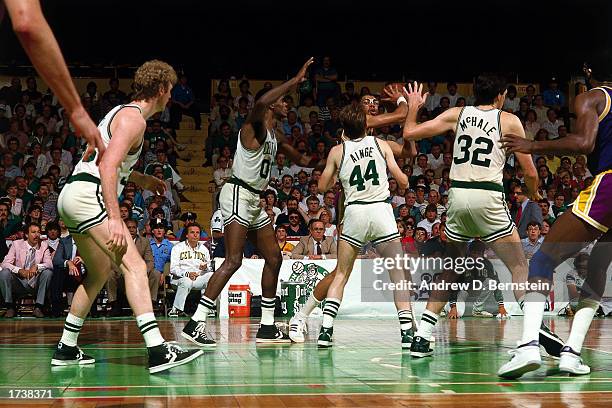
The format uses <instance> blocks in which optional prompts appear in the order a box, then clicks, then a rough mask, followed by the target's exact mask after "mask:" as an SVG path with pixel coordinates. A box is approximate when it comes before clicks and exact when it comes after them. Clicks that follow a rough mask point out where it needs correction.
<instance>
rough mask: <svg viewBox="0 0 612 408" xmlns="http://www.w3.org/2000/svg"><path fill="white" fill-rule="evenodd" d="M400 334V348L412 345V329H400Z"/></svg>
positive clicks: (407, 347)
mask: <svg viewBox="0 0 612 408" xmlns="http://www.w3.org/2000/svg"><path fill="white" fill-rule="evenodd" d="M400 333H401V334H402V348H403V349H409V348H410V346H412V339H413V338H414V329H412V328H411V329H408V330H400Z"/></svg>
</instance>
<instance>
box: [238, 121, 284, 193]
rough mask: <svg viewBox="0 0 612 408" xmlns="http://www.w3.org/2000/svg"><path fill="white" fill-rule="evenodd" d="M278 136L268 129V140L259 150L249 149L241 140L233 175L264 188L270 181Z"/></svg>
mask: <svg viewBox="0 0 612 408" xmlns="http://www.w3.org/2000/svg"><path fill="white" fill-rule="evenodd" d="M276 148H277V142H276V136H275V135H274V133H272V132H270V130H268V131H267V134H266V140H265V141H264V143H263V144H262V145H261V146H259V149H257V150H251V149H247V148H246V147H244V146H243V145H242V142H241V141H240V132H238V146H237V148H236V154H235V156H234V164H233V165H232V176H234V177H236V178H239V179H240V180H242V181H244V182H245V183H247V184H248V185H249V186H251V187H253V188H254V189H256V190H264V189H265V188H266V187H267V186H268V183H269V182H270V169H271V168H272V164H273V163H274V160H275V158H276Z"/></svg>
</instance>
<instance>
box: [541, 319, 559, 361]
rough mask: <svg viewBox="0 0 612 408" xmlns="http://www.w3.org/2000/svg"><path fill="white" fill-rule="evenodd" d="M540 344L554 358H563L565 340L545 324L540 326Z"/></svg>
mask: <svg viewBox="0 0 612 408" xmlns="http://www.w3.org/2000/svg"><path fill="white" fill-rule="evenodd" d="M538 340H539V342H540V345H541V346H542V347H544V350H546V353H548V355H549V356H551V357H553V358H559V357H561V349H562V348H563V346H564V345H565V343H564V342H563V340H561V338H560V337H559V336H557V335H556V334H555V333H553V332H552V330H550V329H549V328H548V326H546V325H545V324H544V323H542V326H540V336H539V339H538Z"/></svg>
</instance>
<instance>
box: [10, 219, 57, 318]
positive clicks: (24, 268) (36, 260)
mask: <svg viewBox="0 0 612 408" xmlns="http://www.w3.org/2000/svg"><path fill="white" fill-rule="evenodd" d="M25 231H27V235H26V238H24V239H20V240H17V241H14V242H13V245H11V248H10V249H9V251H8V254H7V255H6V256H5V257H4V260H3V261H2V271H0V292H1V294H2V297H3V298H4V302H5V304H6V307H7V311H6V313H5V315H4V317H7V318H10V317H14V316H15V304H14V303H13V294H15V295H16V296H17V297H19V296H21V295H23V294H25V293H30V294H33V295H35V296H36V304H35V306H34V312H33V315H34V317H44V316H45V315H44V313H43V311H42V309H43V307H44V304H45V297H46V294H47V288H48V286H49V284H50V283H51V277H52V276H53V263H52V260H51V254H50V252H49V248H48V246H47V243H46V242H44V241H42V242H41V240H40V225H39V224H35V223H31V224H28V225H27V228H26V230H25Z"/></svg>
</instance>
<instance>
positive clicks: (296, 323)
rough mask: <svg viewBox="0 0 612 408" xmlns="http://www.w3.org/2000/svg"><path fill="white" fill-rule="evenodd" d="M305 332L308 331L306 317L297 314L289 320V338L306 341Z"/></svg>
mask: <svg viewBox="0 0 612 408" xmlns="http://www.w3.org/2000/svg"><path fill="white" fill-rule="evenodd" d="M304 333H308V326H307V325H306V319H304V318H302V317H300V316H298V315H295V316H293V317H292V318H291V320H289V338H290V339H291V341H293V342H294V343H303V342H304Z"/></svg>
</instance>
